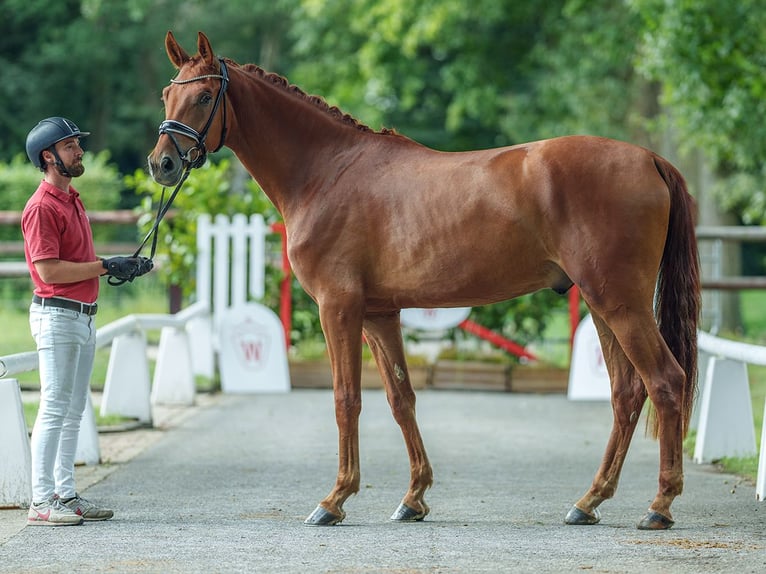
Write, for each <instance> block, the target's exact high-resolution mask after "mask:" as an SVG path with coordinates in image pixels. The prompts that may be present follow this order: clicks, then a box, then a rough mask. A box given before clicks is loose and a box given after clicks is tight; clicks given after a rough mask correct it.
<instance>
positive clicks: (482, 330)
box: [458, 319, 537, 361]
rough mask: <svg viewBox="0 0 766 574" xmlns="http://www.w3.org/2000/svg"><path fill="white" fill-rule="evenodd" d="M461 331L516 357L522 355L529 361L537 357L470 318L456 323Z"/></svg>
mask: <svg viewBox="0 0 766 574" xmlns="http://www.w3.org/2000/svg"><path fill="white" fill-rule="evenodd" d="M458 327H460V328H461V329H463V331H466V332H467V333H471V335H476V336H477V337H479V338H481V339H484V340H485V341H489V342H490V343H492V344H493V345H495V346H496V347H500V348H501V349H504V350H506V351H508V352H509V353H511V354H512V355H516V356H517V357H523V358H526V359H529V360H531V361H536V360H537V357H535V356H534V355H533V354H532V353H530V352H529V351H527V350H526V349H525V348H524V347H522V346H521V345H519V344H518V343H514V342H513V341H511V340H510V339H506V338H505V337H503V336H502V335H498V334H497V333H495V332H494V331H491V330H489V329H487V328H486V327H482V326H481V325H479V324H478V323H474V322H473V321H471V320H470V319H466V320H465V321H463V322H462V323H460V324H459V325H458Z"/></svg>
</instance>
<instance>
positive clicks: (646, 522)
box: [636, 509, 675, 530]
mask: <svg viewBox="0 0 766 574" xmlns="http://www.w3.org/2000/svg"><path fill="white" fill-rule="evenodd" d="M674 524H675V522H674V521H673V520H672V519H670V518H668V517H667V516H665V515H664V514H660V513H659V512H655V511H654V510H651V509H650V510H649V512H647V513H646V515H645V516H644V517H643V518H642V519H641V522H639V523H638V524H637V525H636V528H638V529H639V530H667V529H668V528H670V527H671V526H673V525H674Z"/></svg>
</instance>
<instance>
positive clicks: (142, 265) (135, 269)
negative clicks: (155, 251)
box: [101, 257, 154, 281]
mask: <svg viewBox="0 0 766 574" xmlns="http://www.w3.org/2000/svg"><path fill="white" fill-rule="evenodd" d="M101 264H102V265H103V266H104V269H106V274H107V275H109V276H111V277H114V278H115V279H119V280H120V281H133V279H135V278H136V277H139V276H141V275H144V274H145V273H148V272H149V271H151V270H152V267H154V264H153V263H152V260H151V259H148V258H146V257H110V258H109V259H102V260H101Z"/></svg>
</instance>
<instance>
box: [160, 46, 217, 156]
mask: <svg viewBox="0 0 766 574" xmlns="http://www.w3.org/2000/svg"><path fill="white" fill-rule="evenodd" d="M218 61H219V62H220V64H221V73H220V74H204V75H201V76H194V77H193V78H187V79H185V80H175V79H173V80H170V83H172V84H189V83H191V82H198V81H200V80H206V79H209V78H218V79H220V80H221V89H220V90H218V95H217V96H216V98H215V103H214V104H213V109H212V110H211V111H210V117H209V118H208V119H207V123H206V124H205V127H203V128H202V131H200V132H198V131H197V130H195V129H194V128H193V127H191V126H188V125H186V124H184V123H182V122H179V121H176V120H165V121H164V122H162V123H161V124H160V130H159V131H160V135H162V134H166V135H167V136H168V137H169V138H170V141H172V142H173V145H174V146H175V148H176V151H177V152H178V157H180V158H181V161H182V162H183V163H184V164H185V165H187V166H191V169H193V168H195V167H201V166H202V165H203V164H204V163H205V159H206V157H207V148H206V147H205V140H206V139H207V132H208V131H209V130H210V126H211V125H212V124H213V120H214V119H215V115H216V114H217V113H218V108H220V107H221V105H223V123H222V127H221V140H220V141H219V142H218V147H216V148H215V149H214V150H213V153H215V152H217V151H218V150H219V149H221V148H222V147H223V144H224V141H225V140H226V88H227V87H228V85H229V71H228V70H227V68H226V63H225V62H224V61H223V58H218ZM174 134H177V135H182V136H184V137H187V138H189V139H191V140H194V145H193V146H192V147H190V148H189V149H187V150H186V152H184V151H183V150H182V149H181V146H180V145H179V144H178V140H177V139H176V137H175V135H174Z"/></svg>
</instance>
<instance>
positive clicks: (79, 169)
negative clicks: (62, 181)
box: [59, 160, 85, 177]
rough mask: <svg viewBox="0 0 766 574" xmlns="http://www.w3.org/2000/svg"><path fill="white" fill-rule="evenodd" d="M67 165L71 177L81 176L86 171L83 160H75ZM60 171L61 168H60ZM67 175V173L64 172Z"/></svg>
mask: <svg viewBox="0 0 766 574" xmlns="http://www.w3.org/2000/svg"><path fill="white" fill-rule="evenodd" d="M65 167H66V171H67V172H68V173H69V175H70V176H71V177H80V176H81V175H82V174H84V173H85V166H84V165H83V164H82V161H79V160H78V161H75V162H73V163H71V164H69V165H67V166H65ZM59 173H60V170H59ZM62 175H65V174H62Z"/></svg>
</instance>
